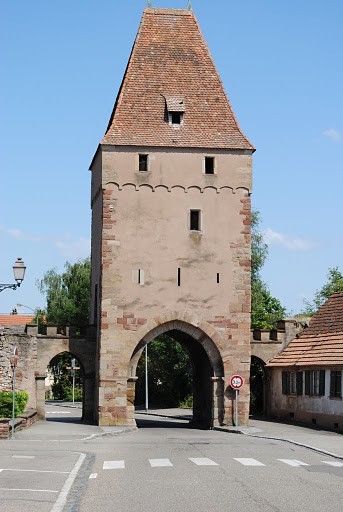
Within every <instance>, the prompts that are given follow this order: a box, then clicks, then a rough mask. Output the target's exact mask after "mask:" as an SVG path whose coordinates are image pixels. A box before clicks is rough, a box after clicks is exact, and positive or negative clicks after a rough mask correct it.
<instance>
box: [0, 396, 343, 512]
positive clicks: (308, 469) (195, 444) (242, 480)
mask: <svg viewBox="0 0 343 512" xmlns="http://www.w3.org/2000/svg"><path fill="white" fill-rule="evenodd" d="M63 409H64V412H63ZM48 411H50V412H49V414H48V415H47V416H48V417H49V421H47V422H46V424H41V425H37V427H36V428H32V429H29V430H27V431H25V432H22V433H19V434H17V436H16V438H15V439H14V440H13V441H11V440H9V441H2V442H1V444H0V510H1V512H19V511H20V512H31V511H32V512H33V511H35V512H41V511H42V512H43V511H44V512H45V511H52V512H62V511H63V512H76V511H79V512H110V511H116V512H124V511H127V512H145V511H149V512H157V511H158V512H178V511H182V512H183V511H188V512H195V511H196V512H205V511H206V512H207V511H208V510H211V511H212V512H216V511H221V512H222V511H233V512H243V511H244V512H250V511H251V512H252V511H254V512H258V511H263V512H269V511H273V512H275V511H282V512H283V511H285V512H286V511H287V512H292V511H294V512H295V511H296V512H298V511H301V512H307V511H308V512H310V511H311V512H316V511H318V512H319V511H321V512H322V511H326V510H327V511H330V512H338V511H339V512H341V511H342V508H343V505H342V503H343V501H342V483H343V480H342V478H343V461H342V460H339V459H335V458H333V457H330V456H326V455H323V454H319V453H316V452H314V451H311V450H308V449H306V448H302V447H300V446H294V445H291V444H288V443H285V442H282V441H276V440H267V439H260V438H254V437H248V436H243V435H238V434H234V433H227V432H217V431H201V430H195V429H190V428H188V427H187V422H185V421H182V420H172V419H169V420H166V419H161V418H157V417H149V418H147V417H146V416H143V415H138V416H137V418H139V420H138V423H139V426H140V429H139V430H138V431H134V432H127V433H122V434H120V435H111V434H109V433H108V434H107V435H104V432H102V431H101V430H100V429H99V428H98V427H96V426H93V427H92V426H83V425H81V424H79V423H77V419H78V415H79V412H78V411H77V410H75V409H69V408H62V407H56V406H49V407H48ZM62 418H64V421H62V420H61V419H62ZM66 420H67V421H66ZM47 432H49V434H47ZM105 434H106V432H105Z"/></svg>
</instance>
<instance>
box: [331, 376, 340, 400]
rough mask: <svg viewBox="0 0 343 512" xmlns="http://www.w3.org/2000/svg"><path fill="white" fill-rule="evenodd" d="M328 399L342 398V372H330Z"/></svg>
mask: <svg viewBox="0 0 343 512" xmlns="http://www.w3.org/2000/svg"><path fill="white" fill-rule="evenodd" d="M330 398H342V371H341V370H332V371H331V372H330Z"/></svg>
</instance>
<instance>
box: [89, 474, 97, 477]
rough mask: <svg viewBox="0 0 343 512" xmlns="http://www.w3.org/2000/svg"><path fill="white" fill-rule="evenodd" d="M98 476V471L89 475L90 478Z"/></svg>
mask: <svg viewBox="0 0 343 512" xmlns="http://www.w3.org/2000/svg"><path fill="white" fill-rule="evenodd" d="M97 476H98V473H91V474H90V475H89V478H96V477H97Z"/></svg>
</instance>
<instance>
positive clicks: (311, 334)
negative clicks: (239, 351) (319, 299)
mask: <svg viewBox="0 0 343 512" xmlns="http://www.w3.org/2000/svg"><path fill="white" fill-rule="evenodd" d="M337 365H338V366H342V365H343V293H341V292H339V293H333V294H332V295H331V296H330V297H329V299H328V300H327V301H326V302H325V303H324V304H323V306H322V307H321V308H320V309H319V310H318V312H317V313H316V314H315V315H314V316H313V317H312V319H311V322H310V325H309V327H308V328H306V329H305V330H304V331H303V332H302V334H301V335H300V337H299V338H297V339H294V340H293V341H291V343H290V344H289V345H288V346H287V348H286V349H285V350H284V351H283V352H281V353H280V354H278V355H277V356H276V357H274V358H273V359H272V360H271V361H269V363H268V364H267V366H272V367H277V366H279V367H285V366H326V367H330V366H337Z"/></svg>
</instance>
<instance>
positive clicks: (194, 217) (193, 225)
mask: <svg viewBox="0 0 343 512" xmlns="http://www.w3.org/2000/svg"><path fill="white" fill-rule="evenodd" d="M200 220H201V219H200V210H191V212H190V229H191V231H200V230H201V222H200Z"/></svg>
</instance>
